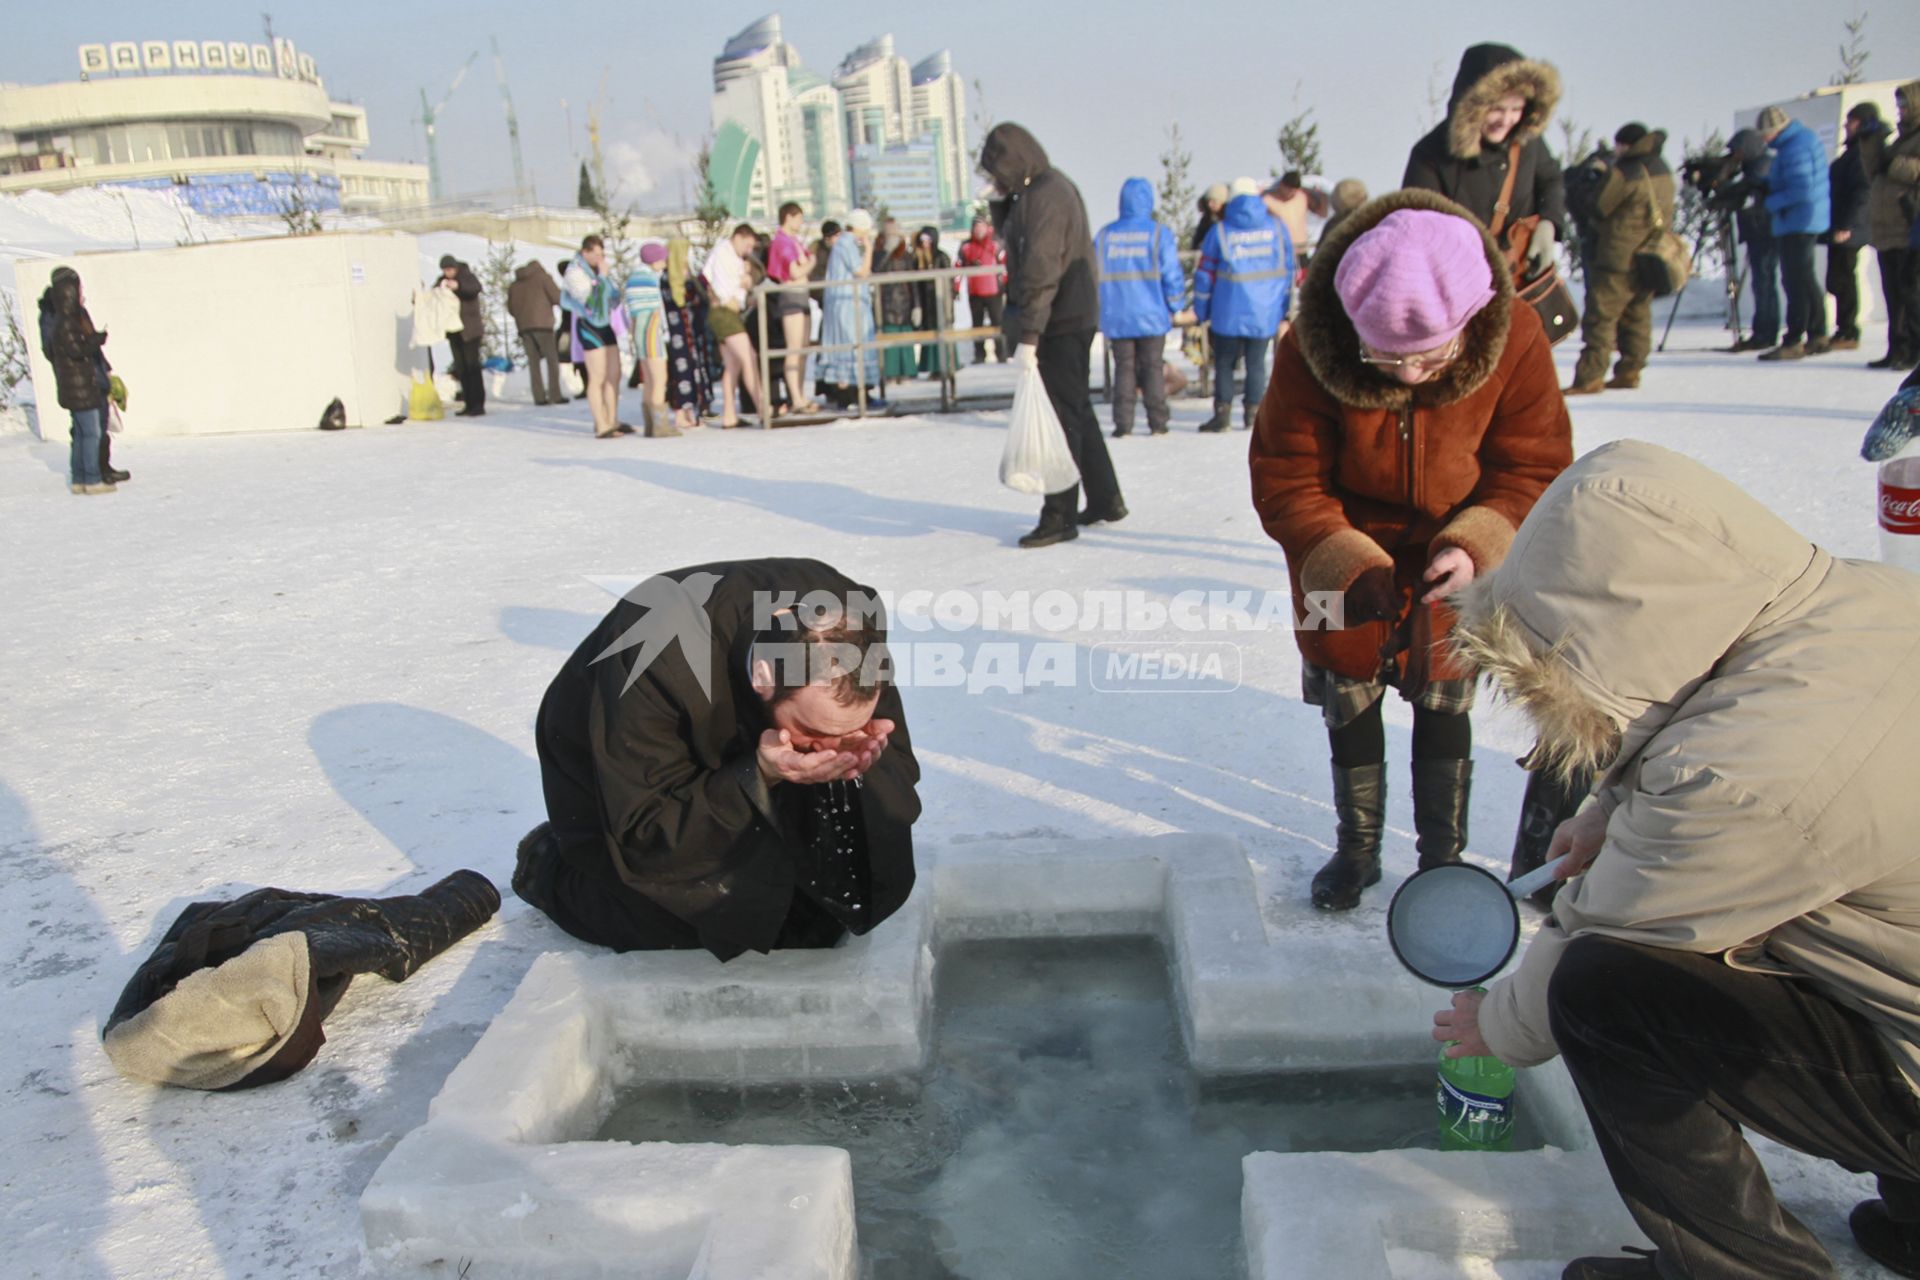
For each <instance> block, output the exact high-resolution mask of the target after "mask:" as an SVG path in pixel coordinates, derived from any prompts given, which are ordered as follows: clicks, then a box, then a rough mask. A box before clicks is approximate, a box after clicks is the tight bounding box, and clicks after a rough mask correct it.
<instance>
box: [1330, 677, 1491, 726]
mask: <svg viewBox="0 0 1920 1280" xmlns="http://www.w3.org/2000/svg"><path fill="white" fill-rule="evenodd" d="M1473 687H1474V680H1473V678H1472V677H1471V676H1467V677H1463V678H1461V679H1458V680H1430V681H1428V682H1427V687H1426V688H1425V689H1423V690H1421V692H1420V696H1418V697H1417V698H1412V699H1410V701H1411V702H1412V703H1413V705H1414V706H1416V707H1419V708H1421V709H1422V710H1424V711H1437V712H1439V713H1440V714H1441V715H1455V714H1457V713H1459V712H1462V711H1471V710H1473ZM1386 691H1387V682H1386V681H1385V680H1383V679H1381V678H1379V677H1378V676H1376V677H1374V678H1373V679H1371V680H1361V679H1357V678H1355V677H1353V676H1343V675H1341V674H1339V673H1338V672H1335V671H1329V670H1327V669H1326V668H1325V667H1316V666H1314V665H1313V664H1312V663H1311V662H1302V663H1301V664H1300V696H1301V697H1302V698H1303V699H1305V700H1306V703H1307V705H1308V706H1312V707H1318V708H1320V718H1321V719H1322V720H1324V721H1326V725H1327V728H1328V729H1344V728H1346V727H1347V726H1348V725H1350V724H1352V723H1353V722H1354V720H1356V719H1358V718H1359V717H1360V716H1361V715H1362V714H1363V713H1364V712H1365V711H1366V710H1367V708H1368V707H1371V706H1372V705H1373V704H1374V703H1376V702H1378V701H1380V699H1381V697H1382V696H1383V695H1384V694H1385V693H1386Z"/></svg>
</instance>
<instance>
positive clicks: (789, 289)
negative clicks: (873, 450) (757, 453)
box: [749, 265, 1006, 427]
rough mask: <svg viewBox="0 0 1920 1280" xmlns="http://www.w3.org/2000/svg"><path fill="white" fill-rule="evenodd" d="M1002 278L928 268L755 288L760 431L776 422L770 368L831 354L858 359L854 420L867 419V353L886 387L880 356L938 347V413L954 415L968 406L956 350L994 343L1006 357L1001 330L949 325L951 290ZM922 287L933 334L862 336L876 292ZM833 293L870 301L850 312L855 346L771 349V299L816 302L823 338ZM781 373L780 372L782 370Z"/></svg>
mask: <svg viewBox="0 0 1920 1280" xmlns="http://www.w3.org/2000/svg"><path fill="white" fill-rule="evenodd" d="M1005 272H1006V268H1005V267H1003V266H998V265H988V266H980V267H928V268H925V269H924V270H919V269H917V270H913V271H876V272H872V273H870V274H868V275H866V276H863V277H861V278H860V279H858V280H795V281H790V282H785V283H783V282H780V281H775V280H767V281H763V282H762V283H760V284H758V285H755V286H754V288H753V291H752V293H751V294H750V295H749V297H750V298H751V299H752V301H753V303H754V312H755V323H756V324H757V326H758V328H759V338H760V341H759V343H758V347H759V351H758V358H759V361H760V398H761V399H762V400H763V401H764V402H765V403H764V404H762V405H760V406H759V407H760V408H761V409H762V412H761V414H760V422H761V425H763V426H768V427H771V426H773V425H774V416H773V413H772V406H773V399H774V395H773V381H772V378H773V362H774V361H775V360H776V359H778V360H781V361H783V362H784V361H785V360H788V359H796V358H797V359H801V360H804V359H806V358H807V357H809V356H812V355H816V354H822V353H825V352H829V351H852V352H853V353H855V356H856V357H857V359H858V362H859V365H860V371H859V376H857V377H855V379H854V384H855V386H854V413H855V416H856V417H861V418H864V417H866V416H867V378H866V367H867V353H868V352H872V353H873V358H874V361H875V363H876V364H877V365H879V366H880V380H881V382H882V383H883V384H884V382H885V379H886V367H885V365H886V357H885V354H884V353H885V351H886V349H887V348H889V347H905V346H935V347H938V348H939V350H940V352H941V358H940V359H939V360H938V361H937V362H936V363H937V364H938V366H939V372H940V411H941V412H942V413H952V412H953V411H954V410H956V409H958V408H960V407H961V406H962V405H963V404H964V403H971V402H970V401H967V400H965V399H963V397H962V396H961V395H960V390H959V384H958V374H959V360H958V359H957V358H956V357H957V347H958V344H959V343H962V342H983V341H985V340H987V339H992V340H993V342H994V343H995V345H996V346H998V347H1000V348H1001V349H1002V355H1003V357H1004V354H1005V352H1004V348H1005V344H1006V337H1005V335H1004V334H1003V333H1002V331H1001V330H999V329H997V328H992V327H989V326H980V327H975V326H971V325H969V326H967V327H965V328H955V327H954V324H953V304H954V295H955V293H956V292H957V290H956V288H955V287H954V286H955V285H956V284H957V283H958V282H959V281H961V280H965V279H971V278H973V277H975V276H989V275H990V276H998V275H1002V274H1004V273H1005ZM922 281H931V282H933V283H934V284H935V286H936V287H935V289H934V291H933V293H934V307H933V310H934V315H933V327H932V328H931V329H924V328H923V329H914V330H911V331H908V332H904V333H884V332H877V331H876V332H874V333H873V334H871V335H868V334H867V333H865V332H864V330H865V329H866V328H867V326H869V325H873V324H874V317H873V312H874V310H875V309H876V308H877V306H878V305H879V291H880V290H881V289H884V288H895V287H897V288H905V287H908V286H911V285H916V284H919V283H921V282H922ZM836 289H864V290H866V291H867V294H868V297H869V299H870V301H869V304H868V305H866V306H860V305H857V304H856V305H855V307H854V309H853V317H854V319H853V341H851V342H832V343H828V342H814V341H811V340H809V341H808V342H807V343H806V344H805V345H804V346H801V347H798V348H793V347H783V348H781V350H780V351H779V352H778V353H776V352H774V351H773V350H771V349H770V348H769V344H768V341H767V339H768V322H769V317H768V305H767V303H768V299H769V298H770V297H772V296H773V295H775V294H796V293H797V294H801V295H803V296H806V297H808V298H816V297H817V300H818V301H819V303H820V310H821V315H822V330H823V336H824V328H825V320H824V317H825V314H826V309H827V298H828V291H829V290H836ZM808 316H809V320H808V328H809V331H811V328H812V320H811V316H812V312H811V310H809V312H808ZM926 319H927V318H926V317H925V316H922V317H921V321H920V322H921V324H923V325H924V324H925V323H926ZM782 367H783V368H784V364H783V366H782ZM976 399H978V398H976ZM986 399H987V401H989V402H993V403H997V402H999V401H1002V400H1005V399H1006V397H1005V396H994V397H987V398H986Z"/></svg>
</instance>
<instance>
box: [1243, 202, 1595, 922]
mask: <svg viewBox="0 0 1920 1280" xmlns="http://www.w3.org/2000/svg"><path fill="white" fill-rule="evenodd" d="M1572 460H1573V445H1572V426H1571V424H1570V422H1569V421H1568V418H1567V409H1566V403H1565V401H1564V400H1563V399H1562V398H1561V394H1560V388H1559V383H1558V379H1557V378H1556V376H1555V373H1554V367H1553V358H1552V355H1551V353H1550V350H1549V348H1548V344H1547V337H1546V333H1545V331H1544V330H1543V329H1542V327H1541V325H1540V320H1539V317H1538V316H1536V315H1535V314H1534V312H1533V309H1532V308H1531V307H1529V306H1528V305H1527V304H1525V303H1523V302H1519V301H1517V300H1516V299H1515V298H1514V296H1513V284H1512V281H1511V279H1510V277H1509V275H1508V271H1507V267H1506V265H1505V262H1504V260H1503V259H1502V257H1501V255H1500V254H1499V252H1498V251H1497V250H1496V249H1495V248H1494V245H1493V242H1492V241H1491V240H1490V239H1489V238H1488V237H1487V235H1486V232H1485V231H1484V230H1483V229H1481V227H1480V225H1479V224H1478V223H1477V222H1475V221H1473V220H1472V218H1471V217H1470V216H1468V215H1467V213H1466V211H1465V210H1463V209H1461V208H1460V206H1458V205H1456V204H1454V203H1452V202H1451V201H1449V200H1447V199H1446V198H1444V197H1442V196H1438V195H1435V194H1433V193H1431V192H1427V191H1414V190H1407V191H1399V192H1395V193H1393V194H1392V195H1389V196H1383V197H1382V198H1380V199H1378V200H1375V201H1372V202H1371V203H1369V204H1366V205H1364V206H1362V207H1361V208H1359V209H1358V210H1355V211H1354V213H1353V214H1352V215H1351V216H1349V217H1348V218H1347V219H1346V220H1345V221H1344V222H1343V223H1342V224H1341V226H1340V227H1339V229H1338V230H1337V231H1336V232H1335V233H1334V234H1333V235H1332V236H1330V237H1328V238H1327V239H1326V240H1324V241H1323V243H1322V245H1321V247H1320V250H1319V251H1318V252H1317V253H1316V254H1315V255H1314V259H1313V264H1312V266H1311V267H1310V268H1309V269H1308V271H1307V280H1306V284H1305V286H1304V288H1303V289H1302V292H1301V300H1300V316H1299V319H1298V321H1297V322H1296V323H1295V325H1294V326H1293V328H1292V329H1291V330H1290V331H1289V332H1288V334H1287V336H1286V337H1285V338H1283V339H1282V340H1281V342H1280V346H1279V350H1278V353H1277V355H1276V357H1275V363H1274V371H1273V379H1272V381H1271V382H1270V383H1269V385H1268V387H1267V394H1266V399H1265V400H1264V401H1263V402H1262V404H1261V406H1260V414H1259V421H1258V423H1257V425H1256V427H1255V430H1254V437H1253V445H1252V450H1251V467H1252V474H1253V501H1254V506H1255V508H1256V509H1257V510H1258V511H1259V513H1260V519H1261V522H1262V523H1263V524H1264V525H1265V526H1266V529H1267V532H1268V533H1269V534H1270V535H1272V537H1273V539H1274V540H1275V541H1276V542H1278V543H1279V544H1280V545H1281V546H1282V547H1284V548H1285V549H1286V553H1287V571H1288V575H1289V577H1290V579H1291V581H1292V587H1293V595H1294V608H1295V612H1296V615H1297V616H1299V617H1301V618H1303V619H1306V620H1307V622H1306V623H1304V624H1303V626H1302V629H1301V630H1299V631H1298V632H1297V633H1296V635H1297V638H1298V641H1299V644H1300V652H1301V656H1302V658H1303V659H1304V663H1303V668H1302V686H1303V693H1304V696H1305V697H1306V700H1307V701H1308V702H1309V703H1311V704H1313V705H1316V706H1318V707H1320V708H1321V711H1322V715H1323V718H1324V720H1325V722H1326V725H1327V730H1328V735H1329V738H1330V741H1331V746H1332V754H1333V788H1334V803H1335V808H1336V810H1337V813H1338V819H1339V829H1338V841H1337V847H1336V849H1335V852H1334V855H1333V858H1332V859H1331V860H1330V861H1329V862H1328V863H1327V864H1326V865H1325V866H1324V867H1322V868H1321V869H1320V871H1319V873H1318V874H1316V875H1315V876H1314V878H1313V903H1314V905H1315V906H1317V907H1320V908H1323V909H1325V910H1334V911H1343V910H1347V909H1349V908H1351V907H1353V906H1355V905H1357V904H1358V903H1359V901H1360V894H1361V891H1362V890H1364V889H1365V888H1366V887H1367V886H1369V885H1372V884H1376V883H1378V882H1379V879H1380V837H1381V828H1382V822H1383V815H1384V812H1385V809H1386V763H1385V761H1386V735H1385V729H1384V728H1383V726H1382V722H1381V718H1380V700H1381V697H1382V695H1383V694H1384V693H1385V691H1386V687H1387V686H1388V685H1390V684H1391V685H1393V686H1395V687H1397V688H1398V689H1399V690H1400V693H1401V696H1402V697H1404V698H1405V699H1407V700H1408V701H1409V702H1411V703H1413V705H1414V719H1413V807H1414V828H1415V831H1416V834H1417V836H1418V848H1419V851H1420V865H1421V866H1422V867H1423V868H1424V867H1430V866H1435V865H1438V864H1439V863H1443V862H1455V861H1458V860H1459V857H1460V851H1461V849H1462V848H1464V847H1465V845H1466V841H1467V798H1468V791H1469V783H1470V780H1471V778H1472V773H1473V763H1472V750H1473V735H1472V726H1471V723H1470V721H1469V718H1468V713H1469V711H1470V710H1471V708H1472V706H1473V680H1472V676H1471V674H1470V673H1469V672H1467V671H1465V670H1463V669H1459V668H1457V667H1455V666H1453V665H1451V664H1450V662H1449V661H1448V660H1447V659H1446V658H1445V657H1444V656H1443V652H1444V651H1436V650H1435V649H1434V648H1433V646H1434V644H1435V643H1436V642H1437V641H1439V640H1441V639H1443V638H1444V637H1445V635H1446V632H1447V630H1448V628H1449V627H1450V626H1451V624H1452V613H1451V611H1450V610H1449V609H1448V608H1447V606H1446V604H1445V603H1444V597H1445V596H1447V595H1450V594H1452V593H1453V592H1454V591H1457V590H1459V589H1460V588H1461V587H1463V586H1465V585H1466V584H1467V583H1468V582H1470V581H1472V580H1473V578H1474V577H1475V576H1476V575H1477V574H1480V573H1485V572H1486V571H1487V570H1489V569H1492V568H1493V567H1494V566H1496V565H1498V564H1499V563H1500V560H1501V558H1502V557H1503V556H1504V555H1505V554H1506V550H1507V546H1508V544H1509V543H1510V542H1511V541H1512V539H1513V533H1514V530H1515V529H1516V528H1517V527H1518V526H1519V524H1520V521H1521V520H1522V519H1523V518H1525V516H1526V514H1527V512H1528V510H1529V509H1531V508H1532V506H1533V503H1534V500H1535V499H1536V498H1538V497H1539V496H1540V493H1541V491H1542V490H1543V489H1545V488H1546V486H1547V485H1548V483H1550V482H1551V481H1552V480H1553V478H1554V477H1555V476H1556V475H1558V474H1559V473H1560V472H1561V471H1562V470H1564V469H1565V468H1566V466H1567V465H1568V464H1569V463H1570V462H1571V461H1572ZM1310 604H1311V605H1312V606H1313V607H1312V608H1309V607H1308V606H1309V605H1310ZM1322 610H1324V614H1325V616H1326V619H1328V620H1323V622H1322V624H1321V625H1320V626H1319V627H1312V623H1313V620H1314V619H1315V618H1316V617H1319V616H1321V611H1322ZM1341 623H1344V625H1341ZM1309 628H1311V629H1309Z"/></svg>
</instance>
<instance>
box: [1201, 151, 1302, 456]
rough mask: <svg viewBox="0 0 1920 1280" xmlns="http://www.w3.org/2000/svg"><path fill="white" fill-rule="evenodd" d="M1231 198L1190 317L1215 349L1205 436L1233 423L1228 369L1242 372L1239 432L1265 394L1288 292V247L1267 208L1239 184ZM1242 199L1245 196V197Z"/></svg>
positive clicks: (1246, 182)
mask: <svg viewBox="0 0 1920 1280" xmlns="http://www.w3.org/2000/svg"><path fill="white" fill-rule="evenodd" d="M1233 185H1234V195H1233V198H1232V199H1231V200H1229V201H1227V210H1226V213H1225V214H1224V215H1222V217H1221V219H1220V222H1219V223H1218V225H1216V226H1215V227H1214V228H1213V230H1211V231H1209V232H1207V241H1206V243H1205V244H1204V245H1202V246H1201V248H1200V265H1199V266H1198V267H1196V268H1195V269H1194V273H1193V313H1194V315H1195V316H1196V317H1197V318H1198V319H1199V320H1200V322H1201V323H1202V324H1204V325H1206V326H1207V330H1208V332H1209V334H1210V335H1211V336H1212V342H1213V417H1212V418H1210V419H1208V420H1207V421H1206V422H1205V423H1203V424H1202V425H1201V427H1200V429H1201V430H1202V431H1225V430H1226V429H1227V424H1228V423H1230V422H1232V421H1233V368H1234V366H1235V365H1236V364H1238V363H1240V362H1241V361H1242V360H1244V361H1246V365H1247V380H1246V387H1245V391H1244V393H1243V399H1244V403H1245V406H1246V407H1245V411H1244V413H1243V415H1242V418H1241V421H1240V426H1241V428H1242V429H1245V428H1247V427H1250V426H1252V425H1253V414H1254V410H1255V408H1256V407H1257V406H1258V405H1259V403H1260V398H1261V397H1262V396H1264V395H1265V394H1266V391H1267V344H1268V343H1269V342H1272V341H1273V337H1274V334H1275V333H1276V332H1277V331H1278V330H1279V328H1280V321H1281V319H1282V318H1283V317H1284V316H1285V315H1286V314H1287V301H1288V299H1289V297H1291V295H1292V293H1293V240H1292V238H1291V237H1289V236H1288V235H1287V229H1286V228H1285V227H1283V226H1281V225H1280V222H1279V220H1278V219H1276V218H1275V217H1274V216H1273V215H1272V214H1271V213H1268V212H1267V206H1266V205H1265V204H1264V203H1262V201H1261V199H1260V195H1259V192H1258V190H1257V186H1256V184H1255V183H1254V182H1253V181H1252V180H1251V179H1248V178H1242V179H1240V180H1239V181H1238V182H1235V183H1234V184H1233ZM1243 191H1244V192H1245V194H1242V192H1243Z"/></svg>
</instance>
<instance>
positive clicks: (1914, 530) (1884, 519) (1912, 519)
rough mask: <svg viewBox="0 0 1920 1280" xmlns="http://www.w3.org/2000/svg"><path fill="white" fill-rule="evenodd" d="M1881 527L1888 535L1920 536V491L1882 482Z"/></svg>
mask: <svg viewBox="0 0 1920 1280" xmlns="http://www.w3.org/2000/svg"><path fill="white" fill-rule="evenodd" d="M1880 527H1881V528H1882V529H1885V530H1886V531H1887V532H1888V533H1904V534H1920V489H1907V488H1902V487H1900V486H1898V485H1893V484H1889V483H1888V482H1887V481H1886V480H1882V481H1881V482H1880Z"/></svg>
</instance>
